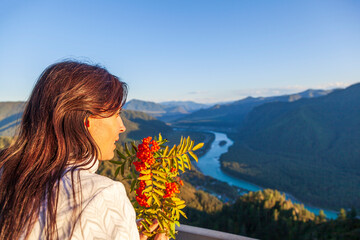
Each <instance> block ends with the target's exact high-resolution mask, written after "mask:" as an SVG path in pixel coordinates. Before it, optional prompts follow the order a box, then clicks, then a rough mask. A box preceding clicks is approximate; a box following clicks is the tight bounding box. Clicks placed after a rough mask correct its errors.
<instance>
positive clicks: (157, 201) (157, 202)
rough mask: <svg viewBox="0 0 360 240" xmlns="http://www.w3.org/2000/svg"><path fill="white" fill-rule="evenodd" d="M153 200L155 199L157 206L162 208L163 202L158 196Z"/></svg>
mask: <svg viewBox="0 0 360 240" xmlns="http://www.w3.org/2000/svg"><path fill="white" fill-rule="evenodd" d="M153 198H154V200H155V202H156V204H157V205H158V206H159V207H160V206H161V202H160V200H159V198H158V197H157V196H156V194H154V195H153Z"/></svg>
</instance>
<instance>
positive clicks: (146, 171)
mask: <svg viewBox="0 0 360 240" xmlns="http://www.w3.org/2000/svg"><path fill="white" fill-rule="evenodd" d="M150 171H151V170H150V169H147V170H142V171H141V172H140V173H141V174H144V175H147V174H149V173H150Z"/></svg>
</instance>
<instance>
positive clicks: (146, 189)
mask: <svg viewBox="0 0 360 240" xmlns="http://www.w3.org/2000/svg"><path fill="white" fill-rule="evenodd" d="M152 189H153V187H152V186H150V187H148V188H145V190H143V193H146V192H150V191H151V190H152Z"/></svg>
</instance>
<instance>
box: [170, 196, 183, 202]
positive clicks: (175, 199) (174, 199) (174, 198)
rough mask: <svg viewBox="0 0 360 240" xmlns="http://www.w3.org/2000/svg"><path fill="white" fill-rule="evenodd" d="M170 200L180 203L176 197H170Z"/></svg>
mask: <svg viewBox="0 0 360 240" xmlns="http://www.w3.org/2000/svg"><path fill="white" fill-rule="evenodd" d="M171 200H172V201H173V202H180V201H182V200H181V199H180V198H177V197H172V198H171Z"/></svg>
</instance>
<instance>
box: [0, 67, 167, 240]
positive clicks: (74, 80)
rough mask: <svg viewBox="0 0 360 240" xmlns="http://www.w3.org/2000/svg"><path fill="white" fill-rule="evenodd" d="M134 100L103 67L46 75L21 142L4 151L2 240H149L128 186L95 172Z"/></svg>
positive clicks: (0, 161) (0, 156) (0, 160)
mask: <svg viewBox="0 0 360 240" xmlns="http://www.w3.org/2000/svg"><path fill="white" fill-rule="evenodd" d="M126 95H127V87H126V84H125V83H123V82H121V81H120V80H119V79H118V78H117V77H116V76H113V75H111V74H110V73H109V72H108V71H107V70H105V69H104V68H102V67H99V66H92V65H89V64H84V63H79V62H75V61H65V62H60V63H57V64H54V65H51V66H49V67H48V68H47V69H46V70H45V71H44V72H43V73H42V74H41V76H40V77H39V79H38V81H37V83H36V85H35V87H34V89H33V91H32V93H31V96H30V99H29V101H28V103H27V105H26V107H25V110H24V113H23V117H22V122H21V125H20V131H19V134H18V136H17V138H16V140H15V142H14V143H13V144H12V145H11V146H10V147H9V148H7V149H4V150H3V151H1V153H0V168H1V174H2V175H1V178H0V189H1V192H0V239H94V238H96V239H139V238H140V239H146V238H147V237H146V235H144V234H142V233H141V234H139V232H138V230H137V227H136V222H135V219H136V218H135V211H134V209H133V208H132V205H131V203H130V201H129V199H128V198H127V196H126V192H125V189H124V186H123V185H122V184H121V183H120V182H115V181H112V180H111V179H109V178H106V177H103V176H100V175H97V174H95V171H96V170H97V166H98V164H99V161H98V160H109V159H112V158H113V156H114V149H115V144H114V143H115V142H116V141H117V140H118V135H119V134H120V133H122V132H124V131H125V126H124V125H123V122H122V120H121V117H120V116H119V112H120V110H121V108H122V106H123V104H124V103H125V100H126ZM156 227H157V223H154V224H153V225H152V226H151V230H154V229H156ZM156 238H157V239H168V238H167V237H165V236H164V235H162V234H158V235H157V236H156Z"/></svg>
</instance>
